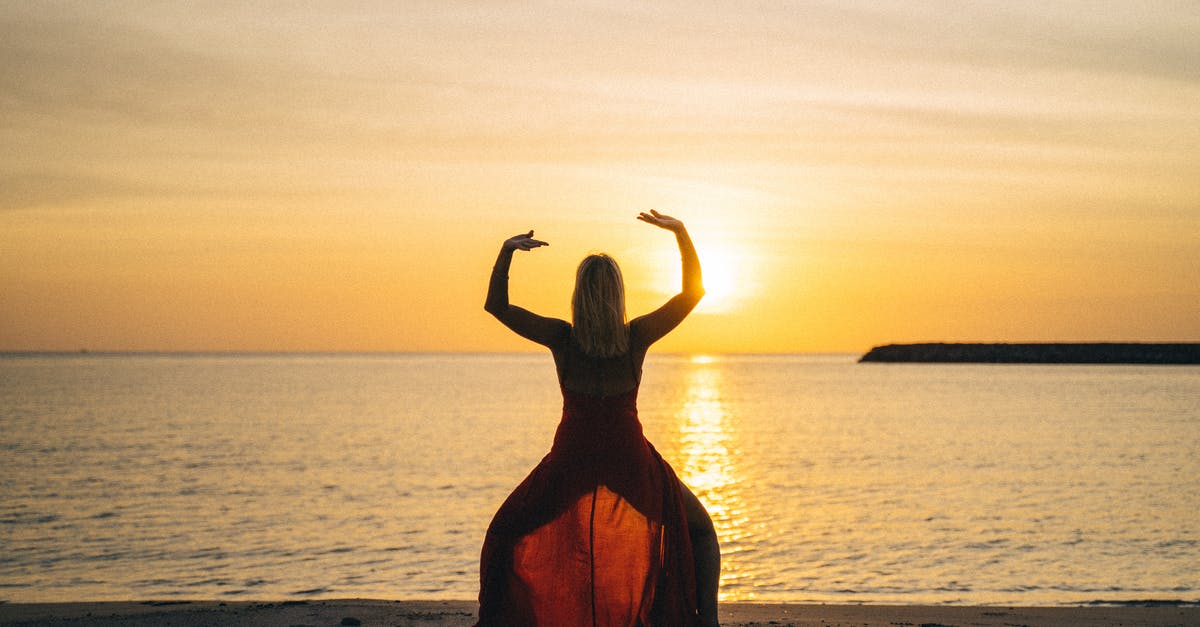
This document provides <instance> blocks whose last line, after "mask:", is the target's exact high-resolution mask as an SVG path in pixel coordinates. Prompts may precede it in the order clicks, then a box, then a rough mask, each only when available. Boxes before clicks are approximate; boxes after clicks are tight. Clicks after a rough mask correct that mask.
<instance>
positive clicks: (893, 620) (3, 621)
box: [0, 599, 1200, 627]
mask: <svg viewBox="0 0 1200 627" xmlns="http://www.w3.org/2000/svg"><path fill="white" fill-rule="evenodd" d="M475 610H476V604H475V603H474V602H473V601H382V600H370V599H347V600H324V601H283V602H278V601H277V602H254V601H239V602H224V601H143V602H109V603H14V604H3V605H0V625H123V626H128V625H175V626H179V627H199V626H201V625H264V626H268V627H270V626H279V627H296V626H300V625H311V626H313V627H317V626H325V625H329V626H332V625H364V626H370V625H389V626H403V627H408V626H419V627H462V626H467V625H471V624H472V623H473V622H474V619H475ZM721 623H722V624H723V625H725V626H726V627H751V626H754V627H757V626H760V625H761V626H764V627H765V626H768V625H772V626H775V625H778V626H792V627H808V626H812V627H832V626H843V627H852V626H863V627H866V626H869V625H880V626H896V627H939V626H942V627H950V626H954V627H967V626H971V627H989V626H995V627H1018V626H1021V627H1050V626H1065V627H1071V626H1080V627H1082V626H1084V625H1087V626H1106V625H1114V626H1115V625H1123V626H1131V625H1132V626H1136V625H1200V606H1196V605H1184V606H1180V605H1173V604H1147V605H1138V606H1131V605H1121V606H1088V607H981V606H919V605H902V606H887V605H803V604H791V603H728V604H725V605H723V606H722V608H721Z"/></svg>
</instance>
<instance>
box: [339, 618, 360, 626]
mask: <svg viewBox="0 0 1200 627" xmlns="http://www.w3.org/2000/svg"><path fill="white" fill-rule="evenodd" d="M341 624H343V625H361V624H362V621H361V620H358V619H357V618H354V617H353V616H347V617H345V618H343V619H342V623H341Z"/></svg>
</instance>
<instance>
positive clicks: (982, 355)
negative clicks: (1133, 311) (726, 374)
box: [859, 343, 1200, 365]
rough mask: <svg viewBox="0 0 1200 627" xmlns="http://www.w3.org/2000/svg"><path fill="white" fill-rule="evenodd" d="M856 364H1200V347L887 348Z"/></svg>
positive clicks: (875, 350) (873, 351)
mask: <svg viewBox="0 0 1200 627" xmlns="http://www.w3.org/2000/svg"><path fill="white" fill-rule="evenodd" d="M859 361H860V362H889V363H985V364H1172V365H1196V364H1200V343H1180V344H1137V343H1132V344H1119V343H1096V344H1061V343H1043V344H944V343H930V344H888V345H885V346H876V347H875V348H872V349H871V350H870V351H869V352H867V354H865V355H863V356H862V358H860V359H859Z"/></svg>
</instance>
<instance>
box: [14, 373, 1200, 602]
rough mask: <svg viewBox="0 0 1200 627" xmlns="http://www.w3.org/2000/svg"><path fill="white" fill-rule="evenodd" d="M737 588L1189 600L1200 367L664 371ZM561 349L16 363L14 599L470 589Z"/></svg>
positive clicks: (660, 377) (730, 595)
mask: <svg viewBox="0 0 1200 627" xmlns="http://www.w3.org/2000/svg"><path fill="white" fill-rule="evenodd" d="M639 409H640V416H641V420H642V423H643V425H644V429H645V433H646V435H647V437H648V438H649V439H650V440H651V442H653V443H654V444H655V446H656V448H658V450H659V451H660V452H661V453H662V454H663V456H664V458H665V459H666V460H667V461H668V462H669V463H670V464H671V465H672V466H673V467H674V468H675V469H676V471H677V473H678V474H679V476H680V478H681V479H682V480H683V481H684V482H685V483H687V484H688V485H689V486H690V487H691V488H692V490H693V491H694V492H695V493H696V494H697V495H698V496H699V497H700V499H701V500H702V501H703V502H704V503H705V505H706V506H707V508H708V510H709V512H710V514H711V515H712V518H713V520H714V523H715V525H716V528H717V532H718V536H719V539H720V544H721V550H722V573H721V598H722V599H723V600H725V601H743V600H744V601H787V602H815V603H889V604H891V603H895V604H983V605H1063V604H1089V603H1130V602H1137V601H1146V600H1152V601H1184V602H1195V601H1196V600H1197V599H1200V367H1195V366H1113V365H1105V366H1086V365H966V364H957V365H937V364H865V363H857V357H856V356H855V355H761V356H760V355H668V354H652V355H651V356H650V358H649V359H648V360H647V362H646V366H645V372H644V377H643V381H642V387H641V395H640V401H639ZM560 412H561V397H560V395H559V391H558V387H557V383H556V380H555V373H554V367H553V364H552V361H551V359H550V357H549V355H548V354H547V355H544V354H365V355H360V354H74V355H72V354H11V355H0V601H8V602H43V601H49V602H56V601H101V600H148V599H161V600H170V599H221V600H238V599H253V600H292V599H295V600H300V599H318V598H378V599H473V598H475V596H476V594H477V592H478V559H479V550H480V547H481V545H482V542H483V536H484V531H485V529H486V528H487V525H488V522H489V520H490V518H491V516H492V514H493V513H494V512H495V510H496V508H497V507H498V506H499V505H500V503H501V502H502V501H503V500H504V498H505V497H506V496H507V495H508V493H509V491H511V490H512V488H513V487H515V486H516V485H517V483H518V482H520V481H521V479H522V478H524V476H525V475H526V474H527V473H528V472H529V471H530V470H531V469H532V468H533V466H534V465H535V464H537V462H538V461H539V460H540V459H541V458H542V456H543V455H545V454H546V452H547V451H548V450H549V447H550V444H551V439H552V438H553V435H554V430H555V427H556V425H557V422H558V418H559V415H560Z"/></svg>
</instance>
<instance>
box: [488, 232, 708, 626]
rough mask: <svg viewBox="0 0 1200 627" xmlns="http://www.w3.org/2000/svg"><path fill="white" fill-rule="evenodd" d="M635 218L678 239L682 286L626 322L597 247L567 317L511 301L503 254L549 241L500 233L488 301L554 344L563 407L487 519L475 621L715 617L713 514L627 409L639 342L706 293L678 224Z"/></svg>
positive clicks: (582, 269)
mask: <svg viewBox="0 0 1200 627" xmlns="http://www.w3.org/2000/svg"><path fill="white" fill-rule="evenodd" d="M638 219H639V220H641V221H642V222H646V223H649V224H652V225H654V226H657V227H660V228H663V229H666V230H668V231H671V232H672V233H674V234H675V239H676V241H677V242H678V244H679V252H680V255H681V257H682V261H683V288H682V290H681V291H680V292H679V294H677V295H675V296H674V297H673V298H671V299H670V300H668V301H667V302H666V304H664V305H663V306H662V307H659V308H658V309H657V310H655V311H653V312H651V313H649V314H646V315H644V316H641V317H639V318H635V319H634V320H632V321H630V322H628V323H627V322H626V318H625V289H624V284H623V282H622V278H621V271H620V269H619V268H618V267H617V264H616V262H615V261H614V260H613V259H612V258H611V257H609V256H607V255H590V256H588V257H587V258H586V259H584V260H583V262H582V263H580V264H579V269H578V271H577V272H576V277H575V293H574V295H573V296H572V302H571V311H572V323H570V324H568V323H567V322H566V321H564V320H558V319H556V318H546V317H542V316H539V315H537V314H534V313H532V312H530V311H527V310H525V309H522V308H520V307H517V306H515V305H511V304H509V302H508V270H509V265H510V264H511V263H512V256H513V252H514V251H517V250H523V251H528V250H532V249H534V248H538V247H540V246H546V245H548V244H547V243H546V242H543V241H540V240H536V239H533V231H530V232H529V233H527V234H523V235H517V236H514V237H512V238H509V239H508V240H507V241H505V242H504V245H503V246H502V247H501V249H500V255H499V257H498V258H497V259H496V265H495V267H494V268H493V269H492V278H491V283H490V284H489V286H488V295H487V303H486V305H485V306H484V308H485V309H486V310H487V311H488V312H489V313H491V314H492V315H493V316H495V317H496V318H497V319H498V320H500V322H502V323H504V325H505V326H507V327H508V328H510V329H512V330H513V331H515V332H516V333H517V334H518V335H520V336H522V337H524V338H527V339H529V340H532V341H534V342H537V343H538V344H541V345H543V346H545V347H547V348H549V349H550V352H551V353H552V354H553V355H554V363H555V366H556V368H557V370H558V380H559V387H560V389H561V390H562V395H563V415H562V421H561V422H560V423H559V426H558V430H557V432H556V433H555V436H554V445H553V446H552V447H551V450H550V453H549V454H548V455H547V456H546V457H545V458H544V459H543V460H542V461H541V463H539V464H538V466H537V467H536V468H534V470H533V472H531V473H530V474H529V476H528V477H526V478H525V480H524V481H523V482H522V483H521V484H520V485H519V486H517V488H516V489H515V490H514V491H513V493H512V494H511V495H509V497H508V499H507V500H506V501H505V502H504V504H503V505H501V507H500V510H499V511H497V512H496V516H495V518H493V519H492V523H491V525H490V526H489V527H488V532H487V537H486V539H485V540H484V544H483V555H482V559H481V564H480V590H479V624H480V625H485V626H491V625H504V626H514V625H551V626H555V627H560V626H562V627H569V626H573V625H594V626H609V625H630V626H632V625H665V626H676V625H680V626H684V625H688V626H690V625H705V626H711V625H717V580H718V576H719V572H720V560H721V557H720V551H719V549H718V547H717V537H716V533H715V531H714V530H713V526H712V520H711V519H710V518H709V516H708V514H707V512H705V511H704V507H703V506H702V505H701V504H700V501H699V500H697V499H696V497H695V495H693V494H692V493H691V491H690V490H688V489H687V487H686V486H684V485H683V484H682V483H681V482H680V481H679V479H678V478H677V477H676V476H675V473H674V471H673V470H672V469H671V467H670V465H668V464H667V462H665V461H664V460H663V459H662V457H660V456H659V454H658V452H657V451H655V450H654V447H653V446H651V445H650V443H649V442H648V441H647V440H646V438H645V437H644V436H643V435H642V427H641V423H640V422H638V417H637V392H638V384H639V382H640V380H641V371H642V362H643V361H644V360H645V358H646V350H647V349H648V348H649V347H650V345H651V344H653V343H654V342H655V341H657V340H658V339H659V338H661V337H663V336H664V335H666V334H667V332H669V331H670V330H671V329H674V328H675V327H676V326H677V325H678V324H679V323H680V322H681V321H682V320H683V319H684V317H686V316H687V315H688V313H690V312H691V311H692V309H693V308H694V307H695V306H696V303H698V302H699V301H700V298H701V297H702V296H703V295H704V286H703V282H702V281H701V277H700V261H699V259H698V258H697V257H696V249H695V248H694V247H693V246H692V240H691V238H690V237H689V236H688V232H687V229H686V228H684V225H683V223H682V222H680V221H679V220H676V219H675V218H672V217H670V216H667V215H663V214H661V213H658V212H657V211H651V212H650V213H642V214H641V215H639V216H638Z"/></svg>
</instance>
